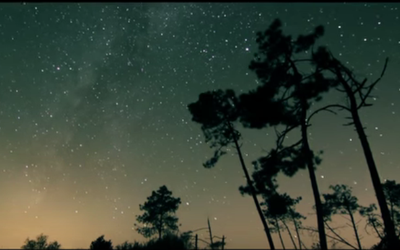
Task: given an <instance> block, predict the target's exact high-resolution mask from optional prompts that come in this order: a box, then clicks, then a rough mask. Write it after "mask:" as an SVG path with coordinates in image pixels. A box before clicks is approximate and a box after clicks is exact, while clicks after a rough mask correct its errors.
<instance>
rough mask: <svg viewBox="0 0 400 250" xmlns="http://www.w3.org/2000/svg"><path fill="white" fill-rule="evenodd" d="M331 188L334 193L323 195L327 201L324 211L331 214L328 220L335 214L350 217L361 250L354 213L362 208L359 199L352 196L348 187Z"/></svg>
mask: <svg viewBox="0 0 400 250" xmlns="http://www.w3.org/2000/svg"><path fill="white" fill-rule="evenodd" d="M329 188H330V189H332V190H333V193H331V194H323V195H322V196H323V197H324V199H325V204H324V211H326V213H329V214H328V215H326V218H329V219H330V218H331V216H332V215H334V214H341V215H343V214H347V215H349V217H350V221H351V225H352V227H353V230H354V235H355V237H356V240H357V245H358V249H360V250H361V249H362V246H361V242H360V237H359V234H358V231H357V225H356V222H355V220H354V213H355V212H357V211H358V210H359V208H360V206H359V205H358V199H357V197H355V196H353V195H352V194H351V188H350V187H348V186H347V185H335V186H332V185H331V186H330V187H329Z"/></svg>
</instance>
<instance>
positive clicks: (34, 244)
mask: <svg viewBox="0 0 400 250" xmlns="http://www.w3.org/2000/svg"><path fill="white" fill-rule="evenodd" d="M47 238H48V236H47V235H43V234H40V235H38V236H36V240H30V239H29V238H27V239H26V240H25V245H23V246H22V247H21V248H22V249H26V250H39V249H46V250H57V249H60V247H61V245H60V244H59V243H58V242H57V241H53V242H49V243H48V242H47Z"/></svg>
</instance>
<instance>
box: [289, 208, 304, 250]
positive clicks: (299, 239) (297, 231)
mask: <svg viewBox="0 0 400 250" xmlns="http://www.w3.org/2000/svg"><path fill="white" fill-rule="evenodd" d="M289 209H290V215H291V216H292V220H293V224H294V228H295V229H296V234H297V239H298V241H299V249H300V250H301V238H300V233H299V227H298V225H297V221H296V219H295V218H294V215H293V209H292V208H289Z"/></svg>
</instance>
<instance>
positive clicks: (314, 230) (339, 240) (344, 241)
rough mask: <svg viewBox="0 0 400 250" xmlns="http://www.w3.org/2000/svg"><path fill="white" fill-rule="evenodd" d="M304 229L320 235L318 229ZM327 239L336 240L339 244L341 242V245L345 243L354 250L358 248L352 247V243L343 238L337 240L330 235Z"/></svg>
mask: <svg viewBox="0 0 400 250" xmlns="http://www.w3.org/2000/svg"><path fill="white" fill-rule="evenodd" d="M302 229H304V230H308V231H311V232H315V233H318V230H317V229H314V228H306V227H303V228H302ZM336 235H337V234H336ZM337 236H338V235H337ZM326 237H328V238H330V239H332V240H336V241H338V242H341V243H343V244H345V245H348V246H349V247H352V248H354V249H357V247H355V246H353V245H351V244H350V243H348V242H347V241H346V240H344V239H343V238H341V237H338V238H336V237H334V236H332V235H329V234H327V235H326Z"/></svg>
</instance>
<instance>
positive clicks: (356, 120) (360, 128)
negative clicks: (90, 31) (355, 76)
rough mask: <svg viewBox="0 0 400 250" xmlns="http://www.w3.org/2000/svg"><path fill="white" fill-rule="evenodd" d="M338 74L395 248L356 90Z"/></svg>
mask: <svg viewBox="0 0 400 250" xmlns="http://www.w3.org/2000/svg"><path fill="white" fill-rule="evenodd" d="M336 74H337V76H338V78H339V80H340V82H341V83H342V86H343V88H344V90H345V91H346V94H347V97H348V98H349V101H350V110H351V117H352V119H353V122H354V126H355V128H356V131H357V134H358V137H359V139H360V142H361V146H362V148H363V151H364V156H365V159H366V161H367V165H368V169H369V173H370V176H371V180H372V184H373V186H374V189H375V194H376V198H377V200H378V204H379V208H380V210H381V214H382V219H383V223H384V225H385V233H386V235H387V237H388V242H389V248H390V249H394V248H397V247H398V246H399V244H400V243H399V240H398V239H397V237H396V230H395V227H394V223H393V221H392V219H391V216H390V212H389V208H388V206H387V203H386V199H385V194H384V193H383V188H382V183H381V180H380V177H379V173H378V169H377V168H376V165H375V160H374V156H373V154H372V150H371V147H370V146H369V143H368V139H367V135H366V134H365V131H364V127H363V126H362V123H361V119H360V116H359V114H358V105H357V101H356V98H355V96H354V94H355V93H354V92H353V90H352V89H351V87H350V86H349V85H348V83H347V82H346V80H345V79H343V77H342V75H341V72H340V71H339V70H338V69H336Z"/></svg>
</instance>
